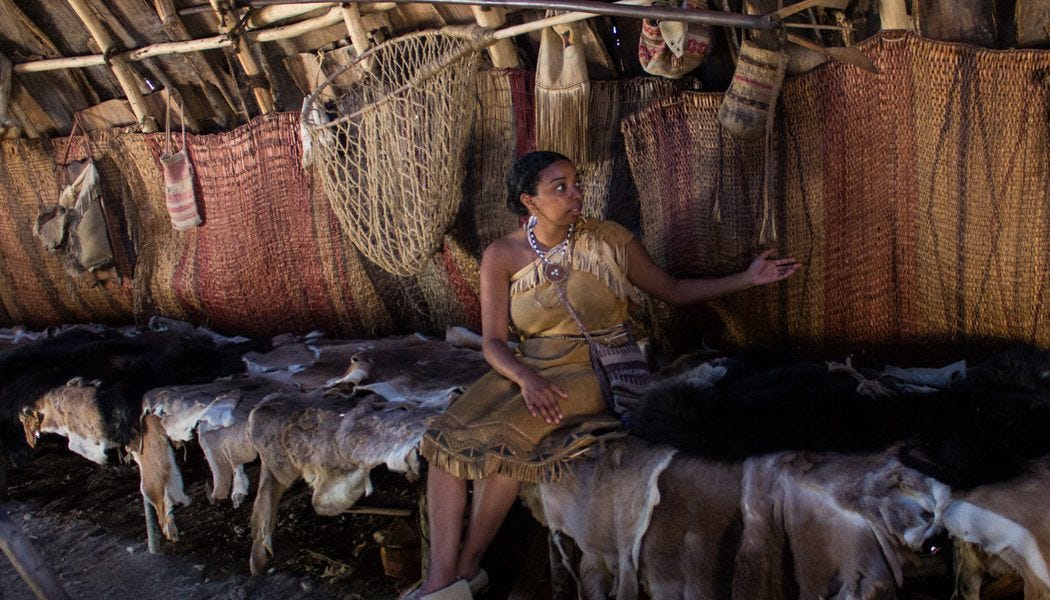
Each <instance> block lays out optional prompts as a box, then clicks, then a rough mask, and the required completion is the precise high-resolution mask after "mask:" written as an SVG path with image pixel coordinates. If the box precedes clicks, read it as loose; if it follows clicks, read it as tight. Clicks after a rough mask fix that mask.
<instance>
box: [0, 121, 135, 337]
mask: <svg viewBox="0 0 1050 600" xmlns="http://www.w3.org/2000/svg"><path fill="white" fill-rule="evenodd" d="M92 140H93V143H92V148H91V152H92V155H93V156H94V158H95V164H96V166H97V167H98V169H99V172H100V175H101V177H100V179H101V182H102V183H101V185H102V191H103V194H104V196H105V198H106V201H107V203H108V204H107V212H109V211H108V209H110V208H112V209H113V212H112V215H111V216H113V217H115V218H114V219H112V221H113V222H112V227H111V230H110V236H111V238H112V239H113V241H114V246H115V247H116V248H115V249H118V250H119V251H118V252H117V256H118V259H119V261H120V263H121V264H120V266H121V268H122V269H123V270H124V274H125V275H127V274H128V272H129V271H130V270H131V269H132V263H133V262H134V257H133V256H130V255H129V254H131V253H130V252H129V249H128V247H127V246H128V244H127V243H126V242H127V236H126V235H125V234H124V233H123V232H122V231H120V229H121V225H123V223H122V219H121V218H120V217H122V216H123V212H124V207H123V200H124V199H125V198H126V197H128V195H129V194H128V190H127V189H126V188H125V187H124V186H123V185H122V184H121V182H120V181H119V179H117V178H115V177H114V173H116V172H117V168H116V165H118V164H119V163H120V162H122V161H123V158H122V157H121V156H120V153H119V150H118V149H119V145H118V144H113V143H112V137H111V136H110V137H107V138H106V139H104V140H103V139H100V136H99V135H96V134H94V133H93V134H92ZM65 148H66V139H65V138H57V139H54V140H8V141H5V142H3V143H0V324H2V325H25V326H27V327H31V328H43V327H47V326H49V325H56V324H62V323H82V322H95V323H106V324H119V323H127V322H130V321H131V320H132V296H133V292H132V287H131V280H130V279H127V278H125V279H123V280H122V281H113V282H109V283H106V284H105V285H91V286H89V285H86V284H85V283H84V282H83V281H81V280H77V279H73V278H71V277H70V275H69V274H68V273H67V272H66V271H65V269H64V268H63V265H62V259H61V257H60V256H59V255H57V254H49V253H48V252H47V251H46V250H45V249H44V246H43V245H42V244H41V242H40V240H39V239H37V238H36V237H35V236H34V235H33V224H34V223H35V222H36V218H37V214H38V213H39V212H40V209H41V207H45V206H46V207H50V206H54V205H55V204H56V203H57V201H58V194H59V191H60V189H61V182H60V181H59V179H58V168H57V166H56V161H57V160H58V159H60V158H61V157H62V155H63V154H64V152H65ZM83 150H84V149H83V148H81V149H80V150H78V151H74V152H73V153H71V156H70V158H71V159H81V158H83V157H84V156H83Z"/></svg>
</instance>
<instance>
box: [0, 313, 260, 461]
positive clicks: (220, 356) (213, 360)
mask: <svg viewBox="0 0 1050 600" xmlns="http://www.w3.org/2000/svg"><path fill="white" fill-rule="evenodd" d="M258 347H259V344H258V343H249V344H228V345H222V346H219V345H216V344H215V342H214V341H213V340H212V339H210V338H208V337H206V336H198V335H180V334H177V333H173V332H155V331H145V332H142V333H140V334H138V335H134V336H130V337H129V336H123V335H120V334H118V333H116V332H115V331H111V330H106V331H102V332H88V331H82V330H73V331H70V332H68V333H65V334H61V335H58V336H55V337H53V338H49V339H45V340H42V341H39V342H34V343H29V344H25V345H21V346H16V347H14V348H12V349H9V350H7V351H5V352H3V353H0V442H2V443H3V446H4V448H6V449H7V451H8V453H9V455H10V457H11V460H12V462H13V463H15V464H20V463H21V462H24V460H25V458H26V457H27V456H28V453H27V450H28V447H27V444H26V442H25V435H24V433H23V430H22V426H21V423H20V421H19V415H20V413H21V411H22V409H23V408H24V407H27V406H31V405H32V404H33V403H34V402H35V401H36V400H37V399H38V398H39V397H40V396H41V395H42V394H44V393H45V392H47V391H49V390H51V389H54V388H56V387H60V386H63V385H65V384H66V382H68V381H69V380H71V379H74V378H76V377H80V378H82V379H83V380H84V381H85V382H90V381H98V382H99V385H98V392H97V394H96V398H97V402H98V406H99V411H100V413H101V415H102V418H103V423H104V424H105V426H106V429H107V436H108V437H109V438H110V439H111V440H113V441H115V442H117V443H118V444H121V445H124V444H127V443H128V442H129V441H130V440H131V437H132V435H133V434H134V433H135V431H136V428H137V427H138V424H139V415H140V413H141V411H142V395H143V394H144V393H145V392H146V391H147V390H150V389H152V388H155V387H161V386H166V385H179V384H193V383H207V382H210V381H214V380H215V379H216V378H218V377H221V376H224V375H230V374H233V373H239V372H243V371H244V363H243V361H242V360H241V356H242V355H243V354H244V353H245V352H248V351H249V350H253V349H257V348H258Z"/></svg>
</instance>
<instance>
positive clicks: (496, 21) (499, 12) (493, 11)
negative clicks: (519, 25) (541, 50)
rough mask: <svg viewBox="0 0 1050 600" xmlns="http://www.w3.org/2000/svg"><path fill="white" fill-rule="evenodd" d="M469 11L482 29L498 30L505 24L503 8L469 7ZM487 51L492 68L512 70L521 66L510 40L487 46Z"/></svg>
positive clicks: (505, 12)
mask: <svg viewBox="0 0 1050 600" xmlns="http://www.w3.org/2000/svg"><path fill="white" fill-rule="evenodd" d="M470 10H471V12H473V13H474V20H475V21H477V23H478V25H481V26H482V27H487V28H489V29H499V28H500V27H503V25H504V23H506V22H507V11H506V9H503V8H498V7H497V8H493V7H488V6H471V7H470ZM488 51H489V58H491V59H492V66H494V67H497V68H500V69H513V68H517V67H520V66H521V63H520V62H519V61H518V51H517V50H516V49H515V48H514V43H513V42H511V41H510V40H499V41H498V42H496V43H495V44H493V45H491V46H489V47H488Z"/></svg>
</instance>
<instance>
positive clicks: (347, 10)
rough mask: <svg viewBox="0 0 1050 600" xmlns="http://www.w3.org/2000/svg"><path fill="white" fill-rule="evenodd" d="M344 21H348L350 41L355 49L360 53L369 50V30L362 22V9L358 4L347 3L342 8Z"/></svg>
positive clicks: (347, 28)
mask: <svg viewBox="0 0 1050 600" xmlns="http://www.w3.org/2000/svg"><path fill="white" fill-rule="evenodd" d="M340 12H341V14H342V16H343V21H344V22H345V23H346V31H347V33H348V34H350V43H351V44H353V45H354V51H355V52H357V53H358V54H359V55H360V54H364V53H365V52H367V51H368V32H367V31H365V25H364V23H362V22H361V11H360V10H358V8H357V5H356V4H347V5H346V6H343V7H341V8H340Z"/></svg>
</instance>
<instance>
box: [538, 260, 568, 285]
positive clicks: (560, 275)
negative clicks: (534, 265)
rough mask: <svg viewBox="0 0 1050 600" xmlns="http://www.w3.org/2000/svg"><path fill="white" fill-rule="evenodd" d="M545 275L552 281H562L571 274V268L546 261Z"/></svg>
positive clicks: (544, 266)
mask: <svg viewBox="0 0 1050 600" xmlns="http://www.w3.org/2000/svg"><path fill="white" fill-rule="evenodd" d="M543 276H544V277H546V278H547V281H549V282H551V283H561V282H563V281H565V279H566V278H567V277H568V276H569V270H568V269H566V268H565V267H563V266H561V265H556V264H554V263H546V264H545V265H543Z"/></svg>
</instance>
